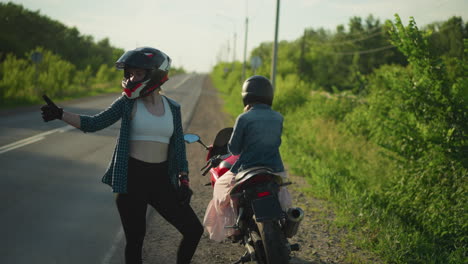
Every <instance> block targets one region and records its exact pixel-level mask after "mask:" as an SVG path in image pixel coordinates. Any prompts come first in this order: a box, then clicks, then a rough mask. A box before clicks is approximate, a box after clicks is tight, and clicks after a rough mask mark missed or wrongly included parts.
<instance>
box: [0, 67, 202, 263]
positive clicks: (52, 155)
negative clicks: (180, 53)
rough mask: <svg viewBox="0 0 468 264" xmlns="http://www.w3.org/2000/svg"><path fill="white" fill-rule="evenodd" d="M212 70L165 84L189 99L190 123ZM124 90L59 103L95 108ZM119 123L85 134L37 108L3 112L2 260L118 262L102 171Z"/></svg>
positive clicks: (117, 235) (116, 222) (114, 220)
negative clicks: (45, 116)
mask: <svg viewBox="0 0 468 264" xmlns="http://www.w3.org/2000/svg"><path fill="white" fill-rule="evenodd" d="M205 77H206V76H204V75H196V74H191V75H178V76H174V77H172V78H171V79H170V80H169V81H168V82H167V83H166V84H165V85H164V86H163V89H164V91H165V94H166V95H167V96H169V97H171V98H173V99H175V100H176V101H178V102H179V103H180V104H181V105H182V111H183V112H182V119H183V123H184V127H186V126H187V124H188V122H189V121H190V119H191V116H192V114H193V109H194V107H195V106H196V103H197V101H198V98H199V95H200V91H201V87H202V85H203V80H204V78H205ZM118 96H119V94H113V95H107V96H98V97H92V98H86V99H80V100H75V101H70V102H62V103H60V102H57V104H58V105H60V106H62V107H64V109H65V110H67V111H71V112H75V113H80V114H95V113H98V112H100V111H101V110H103V109H105V108H106V107H107V106H108V105H110V104H111V103H112V102H113V101H114V100H115V99H116V98H117V97H118ZM52 99H53V98H52ZM119 127H120V122H118V123H116V124H115V125H113V126H111V127H109V128H106V129H104V130H101V131H99V132H96V133H86V134H85V133H83V132H81V131H79V130H77V129H75V128H72V127H70V126H67V125H66V124H65V123H63V122H61V121H53V122H48V123H44V122H43V121H42V119H41V117H40V112H39V110H38V109H35V108H34V109H31V108H29V110H27V109H26V110H25V109H19V110H18V111H2V112H0V168H1V169H0V188H1V192H0V234H1V239H0V263H5V264H10V263H14V264H23V263H24V264H26V263H27V264H30V263H35V264H53V263H60V264H62V263H68V264H73V263H90V264H92V263H96V264H108V263H115V262H114V260H115V259H116V258H115V257H114V255H115V251H116V248H118V247H119V245H118V244H119V243H120V244H121V243H122V242H121V241H122V237H123V234H122V230H121V226H120V219H119V216H118V212H117V209H116V207H115V203H114V196H113V194H112V190H111V188H110V187H109V186H107V185H105V184H102V183H101V177H102V175H103V174H104V171H105V170H106V168H107V165H108V163H109V160H110V158H111V155H112V152H113V149H114V146H115V141H116V136H117V133H118V129H119Z"/></svg>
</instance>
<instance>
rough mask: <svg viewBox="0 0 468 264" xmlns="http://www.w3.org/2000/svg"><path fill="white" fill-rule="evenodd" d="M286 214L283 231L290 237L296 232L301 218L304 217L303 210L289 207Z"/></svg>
mask: <svg viewBox="0 0 468 264" xmlns="http://www.w3.org/2000/svg"><path fill="white" fill-rule="evenodd" d="M286 214H287V218H286V223H285V224H284V227H283V232H284V235H285V236H286V237H287V238H291V237H293V236H295V235H296V234H297V230H298V229H299V224H300V223H301V221H302V219H304V211H302V209H301V208H299V207H296V208H289V209H288V211H287V213H286Z"/></svg>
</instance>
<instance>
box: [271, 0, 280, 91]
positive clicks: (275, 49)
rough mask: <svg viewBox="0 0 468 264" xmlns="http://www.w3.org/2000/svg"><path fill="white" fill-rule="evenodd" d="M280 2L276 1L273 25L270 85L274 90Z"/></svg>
mask: <svg viewBox="0 0 468 264" xmlns="http://www.w3.org/2000/svg"><path fill="white" fill-rule="evenodd" d="M279 10H280V0H276V24H275V42H274V43H273V56H272V62H271V77H270V78H271V84H272V85H273V89H274V90H276V60H277V58H278V24H279Z"/></svg>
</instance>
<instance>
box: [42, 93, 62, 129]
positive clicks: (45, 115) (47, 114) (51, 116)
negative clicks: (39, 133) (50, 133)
mask: <svg viewBox="0 0 468 264" xmlns="http://www.w3.org/2000/svg"><path fill="white" fill-rule="evenodd" d="M42 98H43V99H44V101H45V102H46V103H47V104H46V105H43V106H42V107H41V111H42V119H44V122H49V121H52V120H55V119H62V116H63V109H62V108H60V107H58V106H57V105H55V104H54V102H52V100H50V98H49V97H47V95H45V94H44V95H43V96H42Z"/></svg>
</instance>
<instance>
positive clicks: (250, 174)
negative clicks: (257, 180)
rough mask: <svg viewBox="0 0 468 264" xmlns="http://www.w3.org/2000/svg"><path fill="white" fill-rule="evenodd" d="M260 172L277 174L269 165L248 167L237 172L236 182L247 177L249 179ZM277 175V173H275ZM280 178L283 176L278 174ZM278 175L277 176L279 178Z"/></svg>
mask: <svg viewBox="0 0 468 264" xmlns="http://www.w3.org/2000/svg"><path fill="white" fill-rule="evenodd" d="M258 174H271V175H275V173H274V172H273V170H272V169H270V168H268V167H252V168H248V169H245V170H243V171H240V172H238V173H237V174H236V178H235V180H236V182H241V181H243V180H246V179H249V178H251V177H253V176H255V175H258ZM275 176H277V175H275ZM278 177H279V178H280V179H282V178H281V176H278ZM278 177H275V179H276V178H278ZM278 184H281V182H278Z"/></svg>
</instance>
